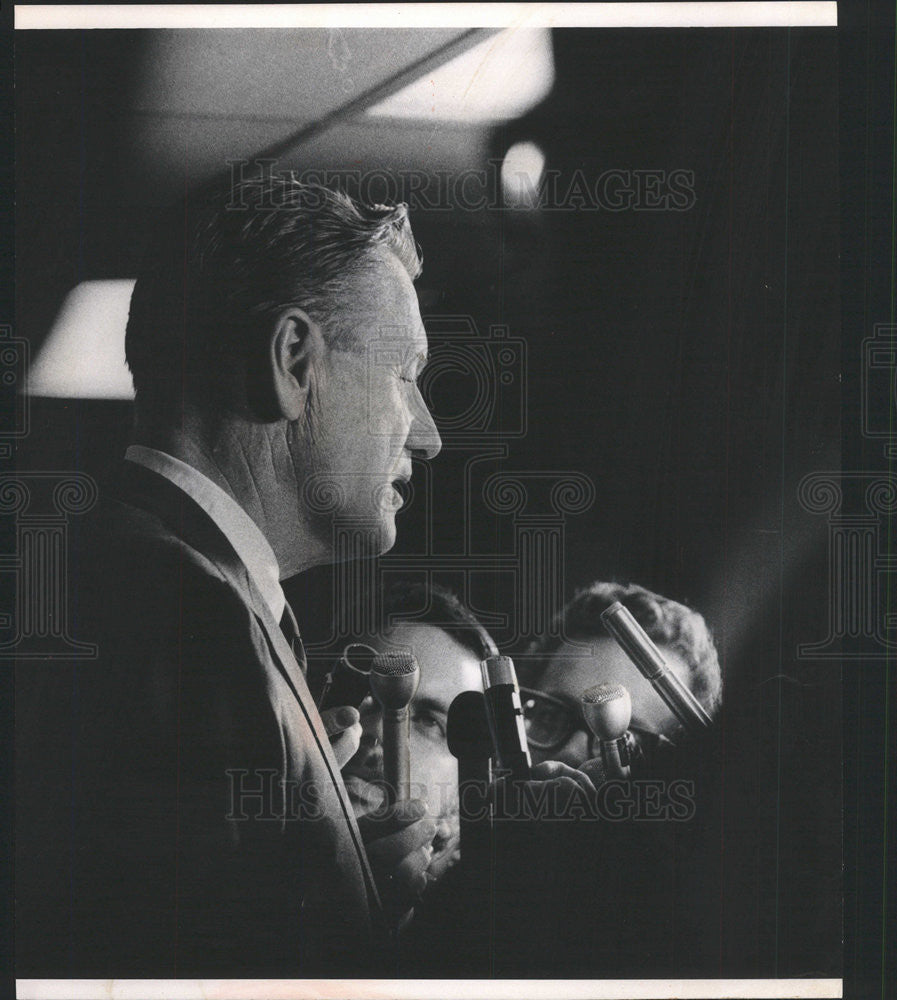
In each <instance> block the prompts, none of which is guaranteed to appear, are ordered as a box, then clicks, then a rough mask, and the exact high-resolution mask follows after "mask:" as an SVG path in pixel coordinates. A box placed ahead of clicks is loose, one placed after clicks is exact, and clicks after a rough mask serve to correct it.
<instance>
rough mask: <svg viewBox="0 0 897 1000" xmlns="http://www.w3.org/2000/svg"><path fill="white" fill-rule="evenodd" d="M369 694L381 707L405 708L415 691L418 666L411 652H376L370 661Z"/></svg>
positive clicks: (418, 679)
mask: <svg viewBox="0 0 897 1000" xmlns="http://www.w3.org/2000/svg"><path fill="white" fill-rule="evenodd" d="M370 676H371V694H373V696H374V697H375V698H376V699H377V701H379V702H380V704H381V705H382V706H383V708H389V709H399V708H405V706H406V705H408V704H409V703H410V701H411V699H412V698H413V697H414V695H415V694H416V693H417V685H418V683H419V682H420V667H419V666H418V665H417V660H416V659H415V658H414V655H413V654H412V653H403V652H399V651H398V650H394V651H391V652H386V653H378V654H377V655H376V656H375V657H374V659H373V662H372V663H371V675H370Z"/></svg>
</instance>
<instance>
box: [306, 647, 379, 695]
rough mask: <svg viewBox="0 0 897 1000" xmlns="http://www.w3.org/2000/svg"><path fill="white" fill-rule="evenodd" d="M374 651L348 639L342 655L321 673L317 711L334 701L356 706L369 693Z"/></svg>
mask: <svg viewBox="0 0 897 1000" xmlns="http://www.w3.org/2000/svg"><path fill="white" fill-rule="evenodd" d="M376 655H377V651H376V650H375V649H372V648H371V647H370V646H368V645H366V644H365V643H363V642H350V643H349V645H348V646H346V648H345V649H344V650H343V653H342V656H340V658H339V659H338V660H337V661H336V663H334V665H333V666H332V667H331V668H330V671H329V672H328V673H327V675H326V676H325V677H324V685H323V687H322V688H321V695H320V697H319V698H318V711H320V712H323V711H325V710H326V709H328V708H336V706H338V705H353V706H354V707H355V708H359V707H360V706H361V703H362V702H363V701H364V699H365V698H366V697H367V696H368V695H369V694H370V693H371V685H370V679H369V678H370V673H371V664H372V663H373V660H374V657H375V656H376Z"/></svg>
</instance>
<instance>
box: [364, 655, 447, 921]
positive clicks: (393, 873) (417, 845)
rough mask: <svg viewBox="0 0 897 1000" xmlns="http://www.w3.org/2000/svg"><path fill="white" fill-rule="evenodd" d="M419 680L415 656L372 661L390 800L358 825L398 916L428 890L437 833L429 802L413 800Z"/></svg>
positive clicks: (386, 902) (382, 657)
mask: <svg viewBox="0 0 897 1000" xmlns="http://www.w3.org/2000/svg"><path fill="white" fill-rule="evenodd" d="M419 681H420V668H419V667H418V664H417V660H416V659H415V658H414V656H413V655H412V654H411V653H405V652H398V651H392V652H385V653H378V654H377V655H376V656H375V657H374V658H373V661H372V663H371V671H370V685H371V693H372V694H373V696H374V698H376V700H377V701H378V702H379V704H380V708H381V711H382V718H383V779H384V786H385V789H384V790H385V793H386V802H385V804H384V808H383V809H378V810H375V811H374V812H373V813H369V814H368V815H367V816H364V817H362V818H361V819H359V821H358V825H359V829H360V831H361V835H362V838H363V839H364V841H365V845H366V848H367V853H368V859H369V861H370V863H371V869H372V871H373V872H374V876H375V878H376V880H377V885H378V888H379V890H380V893H381V895H382V896H383V902H384V905H385V906H386V908H387V910H389V911H390V912H391V913H392V914H393V915H394V916H396V917H400V916H401V915H402V914H404V913H406V911H408V910H409V909H410V908H411V907H413V906H414V903H415V902H416V900H417V899H418V898H419V897H420V895H421V893H422V892H423V891H424V889H425V888H426V886H427V876H426V870H427V867H428V866H429V864H430V861H431V859H432V856H433V847H432V842H433V838H434V836H435V835H436V824H435V822H434V821H433V819H432V818H431V817H430V816H429V815H428V814H427V806H426V803H424V802H421V801H420V800H419V799H412V798H411V797H410V796H411V791H410V784H411V758H410V753H409V749H408V742H409V736H410V716H409V712H408V706H409V705H410V703H411V701H412V699H413V698H414V695H415V693H416V692H417V686H418V683H419ZM400 922H401V921H400Z"/></svg>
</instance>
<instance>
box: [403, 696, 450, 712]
mask: <svg viewBox="0 0 897 1000" xmlns="http://www.w3.org/2000/svg"><path fill="white" fill-rule="evenodd" d="M416 708H417V709H419V708H423V709H426V710H427V711H428V712H437V713H438V714H439V715H447V714H448V707H447V706H446V705H444V704H443V703H442V702H441V701H437V700H436V699H435V698H415V699H414V701H412V702H411V709H412V711H413V710H414V709H416Z"/></svg>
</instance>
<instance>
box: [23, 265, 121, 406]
mask: <svg viewBox="0 0 897 1000" xmlns="http://www.w3.org/2000/svg"><path fill="white" fill-rule="evenodd" d="M133 289H134V282H133V281H126V280H122V281H84V282H82V283H81V284H80V285H76V286H75V288H73V289H72V290H71V291H70V292H69V293H68V295H66V297H65V300H64V301H63V303H62V308H61V309H60V310H59V313H58V315H57V316H56V319H55V321H54V323H53V326H52V328H51V330H50V332H49V333H48V334H47V339H46V340H45V341H44V343H43V346H42V347H41V349H40V351H38V354H37V357H36V358H35V359H34V364H33V365H32V366H31V371H30V372H29V374H28V379H27V382H26V390H25V391H26V392H27V393H28V394H29V395H31V396H55V397H61V398H68V399H74V398H87V399H133V398H134V386H133V384H132V382H131V373H130V372H129V371H128V368H127V365H126V364H125V327H126V326H127V323H128V309H129V308H130V303H131V292H132V291H133Z"/></svg>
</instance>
